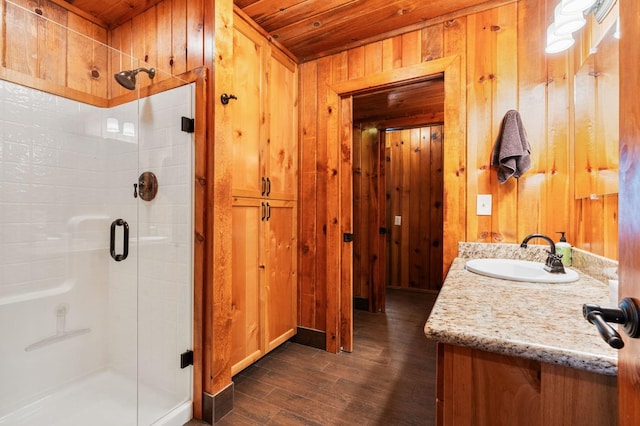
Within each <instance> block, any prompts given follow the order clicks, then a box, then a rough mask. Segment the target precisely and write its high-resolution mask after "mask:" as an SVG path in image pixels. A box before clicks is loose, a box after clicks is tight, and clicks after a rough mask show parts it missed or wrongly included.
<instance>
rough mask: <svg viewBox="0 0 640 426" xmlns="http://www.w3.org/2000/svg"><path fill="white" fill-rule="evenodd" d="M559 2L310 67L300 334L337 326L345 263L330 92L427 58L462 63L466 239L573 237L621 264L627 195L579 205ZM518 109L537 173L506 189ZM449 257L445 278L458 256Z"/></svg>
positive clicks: (441, 26)
mask: <svg viewBox="0 0 640 426" xmlns="http://www.w3.org/2000/svg"><path fill="white" fill-rule="evenodd" d="M556 4H557V1H555V0H546V1H544V0H543V1H539V0H519V1H517V2H515V1H514V2H513V3H510V4H506V5H504V6H500V7H496V8H494V9H490V10H487V11H483V12H479V13H475V14H471V15H468V16H462V17H458V18H455V19H451V20H446V21H443V22H440V23H436V24H434V25H431V26H428V27H426V28H424V29H421V30H416V31H412V32H408V33H405V34H402V35H397V36H393V37H390V38H387V39H384V40H382V41H378V42H373V43H370V44H366V45H364V46H360V47H355V48H352V49H349V50H347V51H345V52H341V53H338V54H334V55H331V56H326V57H323V58H320V59H317V60H313V61H310V62H306V63H303V64H301V65H300V68H299V70H300V104H301V108H300V111H301V116H300V123H299V127H300V129H301V136H300V137H301V139H300V146H301V152H300V159H301V160H300V161H301V163H300V170H301V174H300V175H301V186H300V188H301V191H300V194H301V199H300V202H299V209H300V235H299V238H300V245H301V248H302V250H301V253H300V267H299V277H300V286H299V288H300V324H299V325H300V326H303V327H308V328H315V329H318V330H325V329H326V328H325V327H326V314H325V312H326V307H327V294H328V293H329V294H333V291H334V289H333V285H332V288H328V285H329V284H328V279H327V277H328V276H335V275H332V274H334V272H333V269H334V268H335V265H339V262H338V259H337V258H336V257H337V256H338V255H339V251H340V250H339V247H337V246H332V247H328V245H327V234H326V229H327V220H328V218H331V217H335V218H338V217H340V214H339V205H338V204H336V202H335V198H333V197H332V198H331V199H329V198H328V197H327V194H328V193H329V194H334V193H335V191H336V188H333V187H332V186H331V185H339V179H335V177H334V176H333V174H334V173H335V172H334V171H333V170H332V169H331V168H330V167H328V164H329V161H330V159H332V158H336V157H338V158H339V157H340V149H341V147H340V143H339V138H338V137H337V135H336V129H334V128H331V127H328V125H327V123H331V122H332V120H328V119H327V117H328V116H329V114H332V113H333V112H332V111H331V108H330V105H328V103H327V98H328V97H327V94H328V93H330V90H331V85H333V84H336V83H340V82H343V81H345V80H351V79H356V78H360V77H363V76H368V75H374V74H376V73H378V72H380V71H388V70H392V69H399V68H402V67H405V66H409V65H413V64H417V63H420V62H423V61H426V60H433V59H437V58H441V57H446V56H452V55H458V56H459V57H460V58H461V63H462V65H461V66H462V81H461V82H460V84H461V86H462V87H464V88H466V89H465V91H464V93H466V99H465V100H464V105H461V109H464V110H466V135H467V137H466V145H464V146H460V147H457V149H460V150H462V152H463V153H464V157H466V162H465V164H462V165H461V166H462V167H461V168H460V169H459V180H458V182H459V183H458V185H460V186H462V188H460V187H458V188H447V187H445V188H444V190H445V193H446V192H447V191H449V192H451V193H453V194H457V193H462V194H466V206H467V209H466V213H465V215H464V217H465V222H464V223H459V224H455V226H459V227H461V228H462V229H463V230H464V231H463V234H464V236H465V238H464V239H465V241H478V242H512V243H515V242H519V241H520V240H521V239H522V238H524V237H525V236H526V235H528V234H530V233H544V234H547V235H551V236H554V237H556V235H557V234H555V232H556V231H567V238H568V240H569V241H570V242H571V243H573V244H574V245H576V246H578V247H581V248H585V249H587V250H589V251H591V252H593V253H596V254H601V255H604V256H607V257H611V258H617V245H618V239H617V195H611V196H605V197H601V198H600V199H597V200H590V199H583V200H577V201H576V200H574V190H573V187H572V179H571V176H572V172H573V163H572V155H573V146H572V141H573V137H572V130H573V129H572V121H573V119H572V116H573V110H572V105H571V97H572V75H573V73H574V65H573V61H574V57H573V56H572V55H571V53H563V54H559V55H546V54H545V53H544V44H545V37H546V35H545V31H546V28H547V25H548V24H549V23H550V22H551V20H552V16H553V9H554V7H555V6H556ZM510 109H517V110H519V111H520V113H521V115H522V117H523V122H524V125H525V127H526V129H527V132H528V136H529V140H530V143H531V146H532V168H531V169H530V170H529V171H528V172H527V173H526V174H525V175H524V176H523V177H521V178H520V179H519V180H515V179H510V180H508V181H507V182H506V183H505V184H503V185H501V184H499V183H498V181H497V179H496V174H495V170H494V169H492V168H491V167H490V166H489V161H490V154H491V150H492V147H493V144H494V140H495V137H496V135H497V133H498V129H499V126H500V123H501V120H502V118H503V116H504V114H505V113H506V112H507V111H508V110H510ZM446 143H447V139H446V135H445V141H444V144H445V146H446ZM445 152H446V150H445ZM445 161H446V160H445ZM477 194H492V196H493V214H492V216H477V215H476V214H475V205H476V195H477ZM445 199H446V197H445ZM444 208H445V209H446V208H447V206H446V205H445V206H444ZM443 231H444V234H445V235H446V234H447V229H444V230H443ZM444 256H445V258H444V272H446V270H447V269H448V265H449V264H450V262H451V261H452V258H453V257H454V256H455V253H454V254H451V253H447V252H445V254H444Z"/></svg>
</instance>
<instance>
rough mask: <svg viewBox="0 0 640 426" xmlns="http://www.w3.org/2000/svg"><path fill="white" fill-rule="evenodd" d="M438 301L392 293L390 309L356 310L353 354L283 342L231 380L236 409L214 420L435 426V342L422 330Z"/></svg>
mask: <svg viewBox="0 0 640 426" xmlns="http://www.w3.org/2000/svg"><path fill="white" fill-rule="evenodd" d="M435 298H436V296H435V295H434V294H427V293H414V292H409V291H403V290H387V312H386V313H385V314H373V313H368V312H364V311H355V317H354V319H355V321H354V324H355V326H354V352H353V353H351V354H349V353H340V354H337V355H335V354H330V353H327V352H324V351H321V350H318V349H314V348H311V347H307V346H302V345H299V344H295V343H285V344H284V345H283V346H281V347H280V348H278V349H276V350H274V351H273V352H271V353H270V354H268V355H267V356H266V357H264V358H263V359H261V360H260V361H258V362H257V363H256V364H254V365H252V366H251V367H249V368H247V369H246V370H245V371H243V372H241V373H240V374H239V375H238V376H236V377H234V382H235V406H234V407H235V408H234V410H233V411H232V412H231V413H230V414H228V415H227V416H225V417H224V418H223V419H222V420H221V421H220V422H218V423H217V424H219V425H267V424H269V425H353V424H358V425H421V426H429V425H433V424H435V385H436V381H435V342H430V341H429V340H427V339H426V338H425V337H424V334H423V327H424V323H425V321H426V319H427V315H428V313H429V312H430V310H431V307H432V306H433V303H434V301H435ZM190 424H197V423H196V422H191V423H190Z"/></svg>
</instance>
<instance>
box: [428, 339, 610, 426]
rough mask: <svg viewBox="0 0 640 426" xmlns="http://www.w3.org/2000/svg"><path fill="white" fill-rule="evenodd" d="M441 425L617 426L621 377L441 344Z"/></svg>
mask: <svg viewBox="0 0 640 426" xmlns="http://www.w3.org/2000/svg"><path fill="white" fill-rule="evenodd" d="M437 368H438V371H437V390H436V423H437V425H439V426H445V425H447V426H449V425H451V426H453V425H455V426H465V425H469V426H472V425H473V426H481V425H487V426H489V425H490V426H500V425H505V426H507V425H509V426H511V425H528V426H537V425H541V426H542V425H567V426H570V425H581V426H587V425H594V426H595V425H598V426H605V425H606V426H609V425H614V424H616V418H617V399H616V398H617V395H616V393H617V390H616V377H613V376H605V375H602V374H597V373H592V372H589V371H585V370H577V369H574V368H569V367H563V366H558V365H552V364H547V363H542V362H539V361H533V360H528V359H524V358H516V357H512V356H506V355H499V354H495V353H490V352H485V351H481V350H477V349H471V348H466V347H460V346H454V345H448V344H438V367H437Z"/></svg>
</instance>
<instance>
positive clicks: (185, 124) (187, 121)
mask: <svg viewBox="0 0 640 426" xmlns="http://www.w3.org/2000/svg"><path fill="white" fill-rule="evenodd" d="M182 131H183V132H187V133H193V132H195V131H196V120H195V119H193V118H189V117H182Z"/></svg>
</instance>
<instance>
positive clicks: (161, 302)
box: [137, 71, 194, 425]
mask: <svg viewBox="0 0 640 426" xmlns="http://www.w3.org/2000/svg"><path fill="white" fill-rule="evenodd" d="M162 77H163V75H162V73H161V72H158V71H157V74H156V78H162ZM167 77H168V76H167ZM193 91H194V87H193V85H184V86H180V87H177V88H175V89H171V90H168V91H165V92H162V93H158V94H155V95H153V96H150V97H145V98H141V99H140V101H139V104H138V107H139V129H140V136H139V140H140V144H139V162H138V166H139V169H140V175H139V176H140V177H141V179H140V180H139V181H138V185H139V186H138V188H140V184H142V186H143V188H144V189H147V188H146V187H148V183H146V181H145V179H147V178H148V179H155V180H156V181H157V193H156V194H155V196H154V197H153V199H151V200H148V199H145V198H147V197H141V196H139V197H138V199H137V210H138V234H137V250H138V264H139V265H138V330H139V331H138V411H139V415H138V424H139V425H149V424H152V423H153V422H156V421H158V419H159V418H161V417H163V416H165V415H166V414H167V413H169V414H168V416H171V415H172V413H173V412H174V411H175V410H176V409H177V408H178V407H180V406H183V405H184V404H190V401H191V389H192V374H193V371H192V367H189V366H185V367H184V368H181V365H180V364H181V354H183V353H186V352H187V351H188V350H189V349H191V348H192V319H193V315H192V306H193V301H192V294H193V292H192V289H193V279H192V275H193V274H192V251H193V241H192V236H193V225H192V214H193V208H192V206H193V189H192V186H193V185H192V183H193V180H194V179H193V176H194V174H193V144H194V140H193V133H189V132H188V131H184V130H183V129H182V117H185V118H187V119H189V118H191V117H193V108H194V100H193V97H194V95H193ZM145 176H146V178H145ZM139 192H140V189H139ZM190 409H191V407H190V405H189V413H190ZM186 420H188V419H186ZM186 420H184V422H186ZM180 424H182V423H180Z"/></svg>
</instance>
